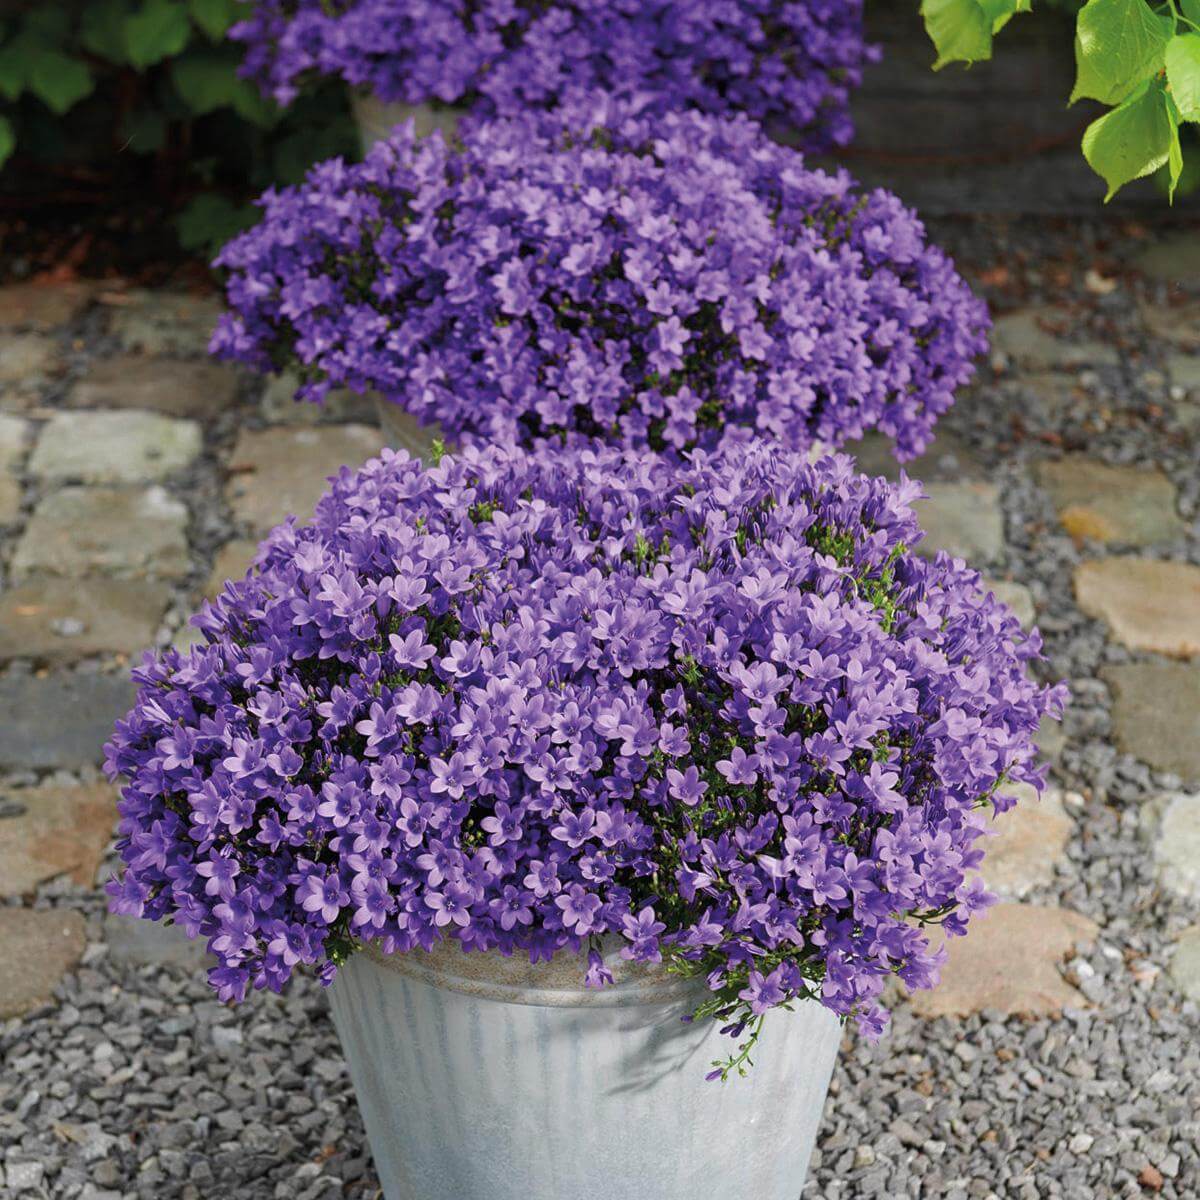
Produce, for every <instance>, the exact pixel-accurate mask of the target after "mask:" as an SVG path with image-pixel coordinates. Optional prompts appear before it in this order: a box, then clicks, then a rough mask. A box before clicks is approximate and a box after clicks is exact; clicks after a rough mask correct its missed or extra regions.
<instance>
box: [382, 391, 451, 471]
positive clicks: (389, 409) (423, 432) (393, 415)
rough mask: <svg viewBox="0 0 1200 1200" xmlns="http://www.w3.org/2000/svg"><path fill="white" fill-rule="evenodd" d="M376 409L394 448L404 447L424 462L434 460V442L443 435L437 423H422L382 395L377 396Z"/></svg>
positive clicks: (383, 428) (386, 435) (385, 434)
mask: <svg viewBox="0 0 1200 1200" xmlns="http://www.w3.org/2000/svg"><path fill="white" fill-rule="evenodd" d="M375 411H376V412H377V413H378V414H379V428H380V429H382V430H383V435H384V437H386V438H387V444H388V445H389V446H391V448H392V449H393V450H400V449H404V450H407V451H408V452H409V453H410V454H413V455H415V456H416V457H417V458H419V459H421V460H423V461H424V462H427V463H428V462H432V461H433V459H432V457H431V456H432V454H433V443H434V441H435V440H436V439H437V438H439V437H441V430H439V429H438V427H437V426H436V425H422V424H421V422H420V421H418V420H417V418H416V417H414V416H412V415H411V414H410V413H407V412H405V410H404V409H402V408H401V407H400V405H398V404H393V403H392V402H391V401H390V400H385V399H384V398H383V397H382V396H376V397H375ZM443 440H444V439H443Z"/></svg>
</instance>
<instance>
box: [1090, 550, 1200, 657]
mask: <svg viewBox="0 0 1200 1200" xmlns="http://www.w3.org/2000/svg"><path fill="white" fill-rule="evenodd" d="M1075 599H1076V602H1077V603H1078V604H1079V607H1080V608H1081V609H1082V610H1083V611H1084V612H1085V613H1087V615H1088V616H1089V617H1095V618H1097V619H1099V620H1102V621H1104V622H1106V623H1107V624H1108V626H1109V628H1110V630H1111V631H1112V636H1113V637H1114V638H1116V640H1117V641H1118V642H1120V643H1121V644H1122V645H1123V646H1128V647H1129V648H1130V649H1131V650H1150V651H1152V652H1154V653H1156V654H1166V655H1170V656H1172V657H1176V658H1187V657H1189V656H1191V655H1197V654H1200V567H1194V566H1192V565H1191V564H1190V563H1179V562H1161V561H1159V560H1157V559H1150V558H1134V557H1132V556H1124V557H1115V558H1103V559H1096V560H1092V561H1089V562H1084V563H1080V565H1079V566H1078V567H1077V568H1076V570H1075Z"/></svg>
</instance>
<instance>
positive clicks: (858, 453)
mask: <svg viewBox="0 0 1200 1200" xmlns="http://www.w3.org/2000/svg"><path fill="white" fill-rule="evenodd" d="M961 402H962V401H960V403H961ZM893 449H894V444H893V442H892V440H891V438H887V437H884V436H883V434H880V433H868V434H867V435H866V437H864V438H863V439H862V440H861V441H859V442H852V443H851V444H850V445H848V446H846V447H844V450H845V453H847V454H850V455H853V456H854V458H855V459H856V460H857V462H858V466H859V470H860V471H862V472H863V473H864V474H866V475H871V476H873V477H874V476H878V475H882V476H883V477H884V478H885V479H891V480H893V481H895V480H897V479H899V478H900V472H901V471H903V472H904V473H905V474H906V475H907V476H908V477H909V478H910V479H920V480H921V481H922V482H923V483H929V482H931V481H939V480H945V481H950V482H957V481H961V480H964V479H983V478H986V476H987V468H986V467H985V466H984V464H983V462H982V461H981V460H980V458H979V455H978V454H977V453H976V452H975V451H974V450H972V449H971V447H970V446H969V445H968V444H967V443H966V442H965V441H964V440H963V439H962V438H960V437H959V436H958V435H957V434H955V433H952V432H951V431H950V430H940V429H939V430H938V431H937V433H936V434H935V436H934V439H933V443H932V445H931V446H930V447H929V449H928V450H926V451H925V453H924V454H922V455H920V456H918V457H917V458H914V459H912V460H911V461H910V462H906V463H898V462H897V461H896V458H895V455H894V454H893Z"/></svg>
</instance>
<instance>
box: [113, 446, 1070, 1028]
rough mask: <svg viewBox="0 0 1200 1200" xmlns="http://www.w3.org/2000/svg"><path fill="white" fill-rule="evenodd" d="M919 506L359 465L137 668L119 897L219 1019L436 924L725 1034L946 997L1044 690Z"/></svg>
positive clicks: (485, 467) (780, 453) (670, 473)
mask: <svg viewBox="0 0 1200 1200" xmlns="http://www.w3.org/2000/svg"><path fill="white" fill-rule="evenodd" d="M917 495H919V486H918V485H916V484H913V483H910V482H907V481H906V482H902V483H901V484H900V485H898V486H893V485H890V484H888V483H887V482H885V481H884V480H882V479H876V480H871V479H867V478H865V477H862V476H859V475H857V474H856V473H855V471H854V467H853V463H852V461H851V460H850V459H849V458H846V457H841V456H838V457H828V458H825V459H823V460H821V461H820V462H819V463H817V464H815V465H810V464H809V463H808V462H807V461H806V459H805V457H804V456H803V455H801V454H798V453H796V452H794V451H788V450H784V449H781V448H778V447H773V446H770V445H769V444H766V443H755V444H753V445H750V446H740V447H739V446H735V447H732V448H730V449H729V450H727V451H726V452H724V454H722V455H708V454H705V453H703V452H697V453H696V454H694V455H693V456H692V457H691V459H690V460H689V461H687V462H684V463H670V462H668V461H667V460H665V459H664V458H663V457H661V456H657V455H653V454H649V453H645V452H631V451H621V450H617V449H614V448H611V447H598V448H596V449H593V450H578V451H564V452H563V454H562V455H560V456H559V457H557V458H554V457H552V456H530V455H527V454H524V453H522V452H521V451H520V450H506V449H502V448H498V447H491V448H483V449H468V450H466V451H464V452H463V454H462V455H461V456H458V457H453V458H449V457H447V458H443V459H442V460H441V461H440V462H439V463H438V464H437V465H435V466H433V467H430V468H425V467H422V466H421V465H420V464H419V463H418V462H416V461H413V460H410V459H409V458H408V457H407V455H405V454H394V453H393V452H391V451H384V453H383V454H382V456H381V457H380V458H379V459H375V460H372V461H371V462H369V463H367V464H366V465H365V466H364V467H363V468H362V469H361V470H359V471H358V472H357V473H352V472H351V471H350V470H349V469H344V470H343V471H342V473H341V475H340V476H339V477H338V478H337V479H336V480H335V481H334V483H333V485H332V489H331V491H330V492H329V493H328V494H327V495H326V496H325V498H324V499H323V500H322V501H321V503H320V505H319V506H318V509H317V513H316V517H315V520H314V521H313V522H312V523H311V524H310V525H307V526H298V525H297V524H296V523H295V522H294V521H289V522H288V523H287V524H285V525H282V526H280V527H279V528H277V529H276V530H275V531H274V532H273V533H272V534H271V536H270V537H269V539H268V540H267V541H266V542H265V543H264V545H263V548H262V549H261V551H260V555H259V560H258V565H257V567H256V568H255V569H254V570H252V571H251V572H250V574H249V575H247V577H246V578H245V579H243V580H241V581H239V582H233V583H230V584H227V585H226V587H225V590H224V592H223V593H222V595H221V596H220V598H219V599H217V600H216V601H215V602H214V603H212V604H210V605H206V606H205V608H204V610H203V612H202V613H201V615H200V616H199V617H197V618H196V621H195V623H196V624H197V626H198V627H199V628H200V629H201V630H202V631H203V633H204V635H205V639H206V644H204V645H201V646H198V647H196V648H193V649H191V650H189V651H188V652H187V653H181V652H179V651H177V650H174V649H169V650H167V651H165V652H164V653H163V654H162V656H161V657H160V658H158V659H157V660H155V659H153V658H152V657H149V656H148V657H147V660H146V662H145V664H144V665H143V666H142V667H141V668H140V669H139V670H138V671H137V672H136V678H137V679H138V681H139V682H140V685H141V687H140V692H139V697H138V700H137V704H136V707H135V708H134V709H133V710H132V711H131V712H130V713H129V714H128V716H127V717H126V718H125V719H124V720H123V721H121V722H119V723H118V725H117V728H116V732H115V734H114V736H113V738H112V740H111V742H110V743H109V745H108V746H107V747H106V767H107V770H108V772H109V774H110V775H111V776H112V777H114V778H115V777H117V776H125V777H126V779H127V783H126V784H125V786H124V789H123V794H122V800H121V814H122V822H121V835H122V837H121V841H120V851H121V854H122V857H123V859H124V862H125V864H126V865H125V870H124V872H123V875H122V876H121V877H120V878H119V879H117V880H114V881H113V882H112V883H111V884H110V888H109V890H110V893H111V896H112V901H113V906H114V908H115V909H116V910H117V911H119V912H123V913H129V914H136V915H141V916H144V917H148V918H154V919H162V918H169V919H172V920H174V921H175V922H177V923H178V924H179V925H181V926H182V927H183V928H184V929H185V930H186V931H187V932H188V933H189V934H190V935H192V936H200V937H203V938H205V939H206V940H207V944H208V948H209V949H210V950H211V952H212V953H213V954H214V955H215V956H216V957H217V959H218V960H219V965H218V966H217V967H215V968H214V969H213V970H212V972H211V980H212V983H213V984H214V985H215V987H216V988H217V990H218V993H219V995H220V996H221V997H222V998H223V999H226V1000H235V999H240V998H242V996H243V995H244V994H245V992H246V990H247V988H249V987H256V988H258V987H270V988H279V987H281V986H282V985H283V984H284V982H285V981H286V980H287V979H288V977H289V976H290V975H291V974H292V972H293V970H294V969H295V968H296V967H297V966H299V965H301V964H313V965H317V966H318V967H319V969H320V972H321V974H322V976H323V977H324V978H326V979H328V978H330V977H331V976H332V974H333V971H334V964H336V962H338V961H340V959H341V957H342V956H343V955H344V954H346V953H348V952H349V951H350V950H352V949H353V948H354V947H355V946H356V945H359V944H361V943H365V942H378V943H379V944H380V946H381V948H382V949H384V950H385V951H386V952H403V951H407V950H411V949H413V948H415V947H429V946H431V945H433V944H434V943H435V942H437V941H439V940H441V939H445V938H454V939H456V940H457V941H459V942H460V943H461V944H462V945H463V947H464V948H466V949H469V950H485V949H498V950H499V951H501V952H503V953H516V952H520V953H527V954H529V955H531V956H532V957H533V958H534V960H535V961H536V960H537V959H538V958H544V957H547V956H549V955H551V954H552V953H554V952H555V950H556V949H559V948H564V947H570V948H572V949H574V950H585V949H590V950H591V952H592V953H591V961H592V967H591V971H590V973H589V980H590V982H592V983H594V984H602V983H604V982H605V975H606V970H605V967H604V963H603V960H602V958H601V956H600V954H599V953H598V947H599V945H600V939H601V938H602V937H607V938H610V939H617V941H618V942H619V943H620V944H621V945H622V946H623V951H622V953H623V954H624V955H625V956H626V957H628V958H631V959H634V960H637V961H639V962H659V961H663V960H666V961H668V962H670V963H672V964H674V965H676V966H677V967H680V968H684V969H690V970H692V971H694V972H697V973H699V974H702V975H703V976H705V977H706V978H707V982H708V986H709V987H710V989H711V990H712V992H713V993H714V994H715V998H714V1003H715V1004H716V1005H717V1007H718V1009H719V1011H721V1012H723V1013H726V1014H729V1013H732V1014H734V1017H735V1021H737V1022H739V1023H740V1022H743V1021H745V1020H749V1019H751V1018H752V1017H753V1016H755V1015H757V1014H761V1013H762V1012H764V1011H765V1010H766V1009H768V1008H770V1007H773V1006H775V1005H777V1004H780V1003H782V1002H785V1001H787V1000H788V999H791V998H796V997H800V996H806V995H816V996H818V997H819V998H820V999H821V1000H822V1001H823V1002H824V1003H825V1004H826V1005H827V1006H828V1007H829V1008H831V1009H832V1010H833V1011H834V1012H837V1013H839V1014H846V1015H853V1016H855V1017H856V1018H857V1019H858V1020H859V1022H860V1024H861V1025H862V1027H863V1028H864V1029H865V1030H866V1031H867V1032H868V1033H870V1032H874V1031H878V1030H879V1029H881V1028H882V1025H883V1022H884V1020H885V1014H884V1012H883V1010H882V1008H881V1007H880V1004H879V998H880V995H881V992H882V990H883V987H884V984H885V982H886V981H887V980H888V979H889V978H891V977H892V976H898V977H899V978H901V979H902V980H904V981H905V982H906V983H907V984H908V985H910V986H913V987H928V986H930V985H931V984H932V983H933V982H934V980H935V977H936V975H937V970H938V966H939V963H940V961H941V959H940V954H939V952H935V951H933V950H932V949H931V946H930V941H929V939H928V938H927V936H926V932H925V930H924V928H923V925H924V924H927V923H929V922H941V924H942V925H943V926H944V927H945V928H946V929H947V930H948V931H949V932H950V933H952V934H957V933H961V932H963V930H964V928H965V925H966V921H967V919H968V916H969V914H970V913H972V912H973V911H974V910H976V909H978V908H980V907H982V906H983V905H985V904H986V903H987V902H988V901H989V899H990V897H989V896H988V894H987V893H986V891H985V890H984V886H983V884H982V883H981V882H980V879H979V878H978V876H977V874H976V868H977V867H978V866H979V864H980V860H981V858H982V851H981V849H980V846H979V839H980V837H981V835H982V834H983V832H984V830H985V828H986V826H987V824H988V822H989V820H990V815H991V813H992V812H993V811H995V812H1000V811H1002V810H1003V809H1005V808H1006V807H1008V806H1009V805H1010V804H1011V800H1009V799H1006V798H1005V795H1004V785H1005V784H1006V783H1008V782H1012V781H1027V782H1032V783H1035V784H1036V783H1039V782H1040V772H1039V769H1038V768H1037V767H1036V765H1035V754H1036V749H1035V746H1034V743H1033V737H1034V734H1035V731H1036V730H1037V728H1038V724H1039V721H1040V719H1041V718H1042V717H1043V715H1045V714H1046V713H1048V712H1053V713H1055V714H1057V711H1058V710H1059V708H1060V707H1061V702H1062V699H1063V694H1062V691H1061V689H1059V688H1054V689H1050V688H1044V687H1040V686H1038V685H1037V684H1036V683H1034V682H1032V681H1031V680H1030V679H1029V678H1028V676H1027V673H1026V670H1027V666H1028V664H1029V662H1030V661H1031V660H1032V659H1034V658H1035V657H1037V655H1038V651H1039V647H1040V641H1039V639H1038V637H1037V635H1036V634H1029V635H1027V634H1025V633H1023V632H1022V630H1021V627H1020V624H1019V622H1018V621H1017V620H1016V619H1015V618H1014V617H1013V616H1012V615H1011V613H1009V612H1008V610H1007V609H1005V608H1004V607H1003V606H1002V605H1000V604H999V603H998V602H997V601H996V600H995V599H994V598H993V597H992V596H991V595H990V594H989V593H988V592H986V590H985V589H983V588H982V587H981V585H980V580H979V577H978V576H977V575H976V574H975V573H973V572H972V571H970V570H968V569H967V568H966V567H965V566H964V565H963V564H962V563H961V562H959V561H952V560H950V559H948V558H946V557H945V556H944V555H941V556H939V557H938V559H937V560H936V561H933V562H929V561H926V560H924V559H922V558H920V557H918V556H916V555H915V554H914V553H913V552H912V549H911V547H912V545H913V543H914V542H915V541H917V540H918V539H919V537H920V532H919V529H918V527H917V524H916V521H915V520H914V517H913V514H912V511H911V509H910V507H909V503H910V501H911V500H912V499H913V498H914V497H916V496H917Z"/></svg>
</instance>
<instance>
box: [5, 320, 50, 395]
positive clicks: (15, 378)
mask: <svg viewBox="0 0 1200 1200" xmlns="http://www.w3.org/2000/svg"><path fill="white" fill-rule="evenodd" d="M57 357H58V346H57V344H56V343H55V341H54V339H53V338H49V337H46V336H45V335H44V334H41V333H5V334H0V384H9V385H11V386H12V387H14V388H16V389H18V390H23V389H28V388H32V387H35V386H37V385H38V384H40V383H41V382H42V381H43V379H44V377H45V376H46V375H47V374H49V373H50V371H51V370H52V369H53V367H54V365H55V361H56V359H57Z"/></svg>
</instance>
